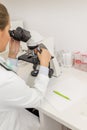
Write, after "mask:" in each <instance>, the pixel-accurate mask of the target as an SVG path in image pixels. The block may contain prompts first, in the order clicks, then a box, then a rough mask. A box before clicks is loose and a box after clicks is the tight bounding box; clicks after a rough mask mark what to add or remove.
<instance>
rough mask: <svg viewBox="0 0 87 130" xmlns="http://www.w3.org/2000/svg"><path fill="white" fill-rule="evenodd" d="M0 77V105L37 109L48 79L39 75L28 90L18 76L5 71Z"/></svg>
mask: <svg viewBox="0 0 87 130" xmlns="http://www.w3.org/2000/svg"><path fill="white" fill-rule="evenodd" d="M0 71H3V72H0V73H2V75H0V104H1V105H2V104H3V105H5V106H8V107H9V106H10V107H23V108H31V107H35V108H37V107H38V106H39V105H40V101H41V100H42V99H43V97H44V96H45V92H46V89H47V85H48V82H49V77H48V76H46V75H44V74H41V73H39V74H38V76H37V78H36V80H35V83H34V86H33V87H32V88H30V87H29V86H28V85H26V83H25V81H24V80H22V79H21V78H20V77H19V76H18V75H16V74H15V73H13V72H11V71H10V72H9V71H6V70H0Z"/></svg>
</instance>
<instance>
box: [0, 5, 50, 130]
mask: <svg viewBox="0 0 87 130" xmlns="http://www.w3.org/2000/svg"><path fill="white" fill-rule="evenodd" d="M9 29H10V18H9V14H8V11H7V9H6V7H5V6H4V5H3V4H1V3H0V52H3V51H5V49H6V46H7V43H8V41H10V48H9V53H8V59H7V61H6V62H5V60H4V59H3V58H1V57H0V130H39V121H38V119H37V117H36V116H34V115H33V114H31V113H29V112H28V111H27V110H26V109H25V108H31V107H33V108H37V107H38V106H39V105H40V101H41V99H42V98H43V97H44V95H45V91H46V88H47V84H48V82H49V77H48V65H49V61H50V58H51V55H50V53H49V52H48V51H47V50H46V49H42V53H41V54H40V53H37V55H38V58H39V60H40V70H39V74H38V77H37V78H36V80H35V83H34V86H33V87H32V88H30V87H29V86H27V85H26V84H25V82H24V81H23V80H22V79H21V78H20V77H19V76H18V75H17V74H16V73H14V72H13V71H16V68H17V59H16V56H17V54H18V52H19V47H20V43H19V42H18V41H15V40H13V39H11V38H10V36H9ZM9 70H13V71H9Z"/></svg>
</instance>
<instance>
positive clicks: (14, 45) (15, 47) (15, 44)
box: [8, 38, 20, 59]
mask: <svg viewBox="0 0 87 130" xmlns="http://www.w3.org/2000/svg"><path fill="white" fill-rule="evenodd" d="M19 49H20V42H19V41H16V40H14V39H13V38H11V40H10V43H9V54H8V57H9V58H14V59H15V58H16V56H17V54H18V52H19Z"/></svg>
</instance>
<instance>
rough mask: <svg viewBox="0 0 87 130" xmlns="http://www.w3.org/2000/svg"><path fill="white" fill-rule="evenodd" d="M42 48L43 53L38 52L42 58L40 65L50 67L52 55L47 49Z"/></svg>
mask: <svg viewBox="0 0 87 130" xmlns="http://www.w3.org/2000/svg"><path fill="white" fill-rule="evenodd" d="M41 50H42V51H41V53H39V52H37V56H38V58H39V60H40V65H42V66H45V67H48V66H49V62H50V59H51V55H50V53H49V51H48V50H47V49H44V48H42V49H41Z"/></svg>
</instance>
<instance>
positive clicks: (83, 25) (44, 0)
mask: <svg viewBox="0 0 87 130" xmlns="http://www.w3.org/2000/svg"><path fill="white" fill-rule="evenodd" d="M0 1H1V2H2V3H4V4H5V5H6V6H7V8H8V10H9V13H10V16H11V20H17V19H18V20H23V21H24V26H25V28H27V29H34V30H37V31H38V32H40V33H41V34H42V35H44V36H46V37H48V36H54V38H55V44H56V48H57V50H60V49H70V50H77V49H80V50H81V49H82V50H87V1H86V0H0Z"/></svg>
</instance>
